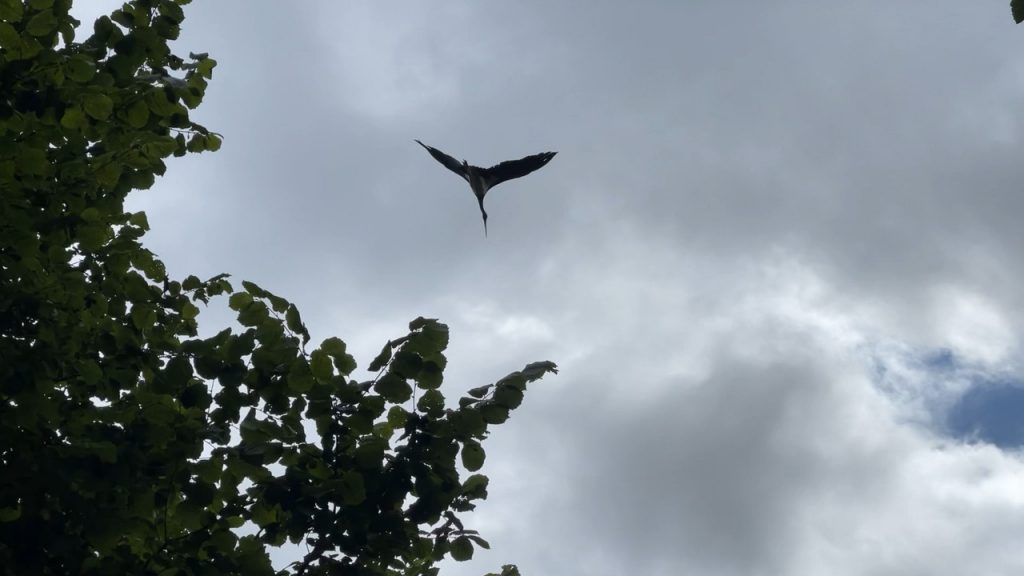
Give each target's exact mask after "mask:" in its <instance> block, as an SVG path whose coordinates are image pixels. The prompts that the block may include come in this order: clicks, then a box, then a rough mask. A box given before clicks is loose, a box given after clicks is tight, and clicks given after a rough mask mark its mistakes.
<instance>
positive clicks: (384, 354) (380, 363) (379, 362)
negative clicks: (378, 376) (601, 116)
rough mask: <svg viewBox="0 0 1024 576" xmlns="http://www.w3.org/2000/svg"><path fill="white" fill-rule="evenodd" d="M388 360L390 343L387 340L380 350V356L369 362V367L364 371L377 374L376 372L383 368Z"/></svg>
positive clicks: (389, 357)
mask: <svg viewBox="0 0 1024 576" xmlns="http://www.w3.org/2000/svg"><path fill="white" fill-rule="evenodd" d="M390 360H391V341H390V340H388V343H387V344H385V345H384V348H382V349H381V351H380V354H377V357H376V358H374V359H373V362H370V365H369V366H368V367H367V368H366V369H367V370H369V371H370V372H377V371H378V370H380V369H381V368H383V367H384V366H385V365H386V364H387V363H388V362H389V361H390Z"/></svg>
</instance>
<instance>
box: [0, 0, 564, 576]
mask: <svg viewBox="0 0 1024 576" xmlns="http://www.w3.org/2000/svg"><path fill="white" fill-rule="evenodd" d="M187 3H188V1H187V0H134V1H131V2H127V3H125V4H124V5H123V6H122V7H121V8H120V9H118V10H116V11H114V12H113V13H112V14H111V15H109V16H104V17H101V18H99V19H98V20H97V21H96V22H95V24H94V26H93V28H92V33H91V34H90V35H89V36H88V37H87V38H85V39H83V40H81V41H79V40H78V38H77V34H78V32H79V26H80V23H79V22H78V21H76V20H75V19H74V18H73V17H72V16H71V15H70V13H69V10H70V6H71V3H70V0H27V1H22V0H0V327H2V329H0V573H3V574H84V575H88V574H97V575H98V574H122V573H123V574H161V575H166V576H170V575H176V574H177V575H186V574H187V575H222V574H247V575H259V574H272V573H274V570H273V568H272V567H271V563H270V559H269V555H268V549H269V548H271V547H274V546H278V545H281V544H283V543H284V542H293V543H304V544H306V546H307V550H308V553H307V554H306V555H305V557H304V558H303V559H302V560H301V561H298V562H296V563H295V564H293V565H292V566H290V567H289V569H288V570H287V572H288V573H293V574H324V575H326V574H338V575H347V574H353V575H364V574H366V575H371V574H372V575H377V574H408V575H416V574H424V575H425V574H436V572H437V568H436V566H435V565H436V563H437V561H439V560H440V559H442V558H444V557H446V556H450V557H452V558H455V559H457V560H463V559H468V558H469V557H471V556H472V554H473V550H474V547H476V546H483V547H486V546H487V543H486V541H484V540H483V539H482V538H480V536H479V535H478V534H476V533H475V532H474V531H471V530H466V529H465V528H464V526H463V524H462V521H461V518H460V515H461V514H462V513H465V512H468V511H470V510H472V509H473V508H474V506H475V504H476V502H478V501H479V500H482V499H483V498H486V496H487V478H486V477H485V476H483V475H481V474H479V473H476V472H477V471H478V470H479V469H480V468H481V466H482V465H483V462H484V456H485V453H484V450H483V447H482V441H483V440H484V439H485V438H486V436H487V431H488V426H490V425H496V424H500V423H502V422H504V421H505V420H506V419H507V418H508V415H509V412H510V411H511V410H514V409H515V408H516V407H518V406H519V404H520V403H521V402H522V398H523V392H524V391H525V389H526V385H527V384H528V383H529V382H531V381H534V380H536V379H538V378H540V377H541V376H543V375H544V374H546V373H549V372H554V371H555V366H554V364H551V363H548V362H544V363H536V364H531V365H529V366H527V367H526V368H524V370H522V371H520V372H514V373H512V374H510V375H509V376H506V377H505V378H503V379H501V380H499V381H498V382H496V383H495V384H492V385H488V386H484V387H482V388H477V389H474V390H472V391H470V393H469V394H468V395H467V396H465V397H463V398H461V399H460V400H459V402H458V407H457V408H449V407H447V405H446V401H445V398H444V396H443V394H442V393H441V384H442V381H443V372H444V369H445V367H446V364H447V361H446V358H445V356H444V351H445V349H446V347H447V344H448V328H447V326H445V325H444V324H442V323H440V322H438V321H436V320H431V319H424V318H418V319H416V320H414V321H413V322H412V323H411V324H410V326H409V333H408V334H407V335H405V336H402V337H401V338H398V339H395V340H393V341H391V342H389V343H388V344H387V345H386V346H385V347H384V350H383V351H382V352H381V354H380V355H379V356H378V357H377V358H376V359H375V360H374V361H373V362H372V363H371V365H370V367H371V369H372V372H373V373H376V377H375V378H374V379H372V380H369V381H364V382H359V381H357V380H356V379H354V378H353V377H352V373H353V371H354V370H355V369H356V362H355V360H354V358H353V357H352V356H351V355H350V354H349V353H348V352H347V349H346V345H345V343H344V342H343V341H342V340H340V339H338V338H328V339H326V340H324V341H323V342H321V343H320V344H319V345H318V346H316V347H315V348H312V349H310V348H308V347H309V345H310V335H309V332H308V330H307V329H306V326H305V325H304V323H303V321H302V318H301V316H300V314H299V311H298V309H297V308H296V307H295V306H294V305H293V304H291V303H289V302H288V301H287V300H285V299H284V298H281V297H279V296H277V295H275V294H272V293H270V292H269V291H267V290H264V289H263V288H261V287H259V286H257V285H256V284H253V283H250V282H242V283H241V289H236V288H235V287H234V286H233V285H232V283H231V282H230V281H229V278H228V277H227V276H226V275H220V276H216V277H213V278H210V279H208V280H201V279H199V278H197V277H195V276H189V277H187V278H185V279H183V280H176V279H173V278H171V277H170V276H169V275H168V274H167V271H166V269H165V267H164V265H163V264H162V263H161V262H160V260H159V259H158V258H157V257H156V256H155V255H154V254H153V253H151V252H150V251H149V250H147V249H145V248H144V247H143V246H142V244H141V241H140V239H141V238H142V236H143V235H144V234H145V232H146V231H147V230H148V222H147V220H146V216H145V214H143V213H141V212H137V213H129V212H126V211H125V210H124V200H125V198H126V196H127V194H129V193H130V192H132V191H135V190H143V189H146V188H149V187H150V186H152V184H153V183H154V181H155V178H156V177H157V176H161V175H163V174H164V172H165V170H166V167H167V166H166V163H165V162H166V160H167V159H168V158H169V157H171V156H181V155H184V154H187V153H189V152H202V151H207V150H209V151H215V150H217V149H218V148H219V147H220V145H221V137H220V136H219V135H218V134H215V133H213V132H211V131H209V130H207V129H206V128H204V127H203V126H201V125H199V124H197V123H195V122H193V121H192V120H191V118H190V116H189V114H190V111H191V110H193V109H194V108H195V107H196V106H198V105H199V104H200V103H201V102H202V99H203V96H204V94H205V89H206V87H207V82H208V81H209V80H210V79H211V78H212V73H213V70H214V66H215V65H216V62H215V61H214V60H212V59H211V58H209V57H208V56H207V55H205V54H190V55H189V57H188V58H182V57H179V56H177V55H175V54H174V53H173V52H172V50H171V49H170V47H169V45H168V42H170V41H172V40H174V39H175V38H177V36H178V34H179V32H180V25H181V23H182V21H183V20H184V12H183V10H182V6H183V5H185V4H187ZM225 296H226V297H227V303H228V306H230V308H231V309H232V310H233V311H234V312H235V314H236V317H237V323H238V326H236V327H232V328H228V329H224V330H222V331H221V332H219V333H216V334H214V335H213V336H209V337H199V336H198V334H199V331H198V323H197V322H198V316H199V314H200V310H201V308H202V307H204V306H206V305H207V304H209V303H210V302H211V301H212V300H213V299H215V298H218V297H225ZM413 396H415V397H416V398H415V403H414V404H410V403H409V402H410V400H412V399H413ZM460 464H461V467H463V468H465V470H467V471H469V472H471V473H472V474H471V475H469V476H468V477H466V478H463V477H461V476H460ZM502 574H503V575H506V576H509V575H512V574H517V572H516V571H515V568H514V567H511V566H507V567H505V568H503V571H502Z"/></svg>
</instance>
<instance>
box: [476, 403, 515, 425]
mask: <svg viewBox="0 0 1024 576" xmlns="http://www.w3.org/2000/svg"><path fill="white" fill-rule="evenodd" d="M478 408H479V410H480V416H482V417H483V419H484V422H487V423H488V424H501V423H503V422H504V421H506V420H508V408H507V407H505V406H500V405H498V404H495V403H493V402H490V401H488V402H481V403H480V404H479V406H478Z"/></svg>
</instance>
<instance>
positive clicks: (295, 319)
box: [284, 304, 309, 344]
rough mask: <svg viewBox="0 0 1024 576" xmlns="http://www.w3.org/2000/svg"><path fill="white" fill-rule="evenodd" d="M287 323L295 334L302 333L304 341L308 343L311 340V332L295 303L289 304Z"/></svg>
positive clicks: (285, 319) (286, 314) (285, 317)
mask: <svg viewBox="0 0 1024 576" xmlns="http://www.w3.org/2000/svg"><path fill="white" fill-rule="evenodd" d="M284 322H285V325H286V326H288V329H289V330H291V331H292V333H294V334H301V335H302V343H303V344H306V343H307V342H309V332H308V331H307V330H306V325H305V324H303V323H302V317H301V316H299V309H298V308H296V307H295V305H294V304H290V305H289V306H288V311H287V312H285V315H284Z"/></svg>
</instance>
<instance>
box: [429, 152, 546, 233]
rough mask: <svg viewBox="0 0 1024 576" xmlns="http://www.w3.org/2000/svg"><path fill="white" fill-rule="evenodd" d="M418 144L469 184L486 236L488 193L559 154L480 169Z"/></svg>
mask: <svg viewBox="0 0 1024 576" xmlns="http://www.w3.org/2000/svg"><path fill="white" fill-rule="evenodd" d="M416 143H417V144H419V145H420V146H423V147H424V148H426V149H427V152H430V155H431V156H433V157H434V159H435V160H437V161H438V162H440V163H441V164H444V167H445V168H447V169H449V170H451V171H452V172H455V173H456V174H458V175H459V176H462V177H463V178H465V179H466V182H469V187H470V188H472V189H473V195H474V196H476V201H477V202H478V203H479V204H480V213H481V214H483V216H484V236H487V211H485V210H484V196H485V195H486V194H487V191H488V190H490V189H491V188H494V187H495V186H497V185H498V184H501V183H502V182H504V181H506V180H512V179H515V178H521V177H523V176H526V175H527V174H529V173H530V172H533V171H534V170H537V169H539V168H541V167H542V166H544V165H545V164H547V163H548V162H550V161H551V159H552V158H554V157H555V154H557V152H542V153H540V154H534V155H532V156H527V157H525V158H520V159H519V160H508V161H505V162H502V163H500V164H495V165H494V166H491V167H490V168H480V167H479V166H472V165H470V164H469V162H466V161H465V160H463V161H462V162H461V163H460V162H459V161H458V160H456V159H455V158H452V157H451V156H449V155H447V154H445V153H444V152H441V151H440V150H438V149H437V148H433V147H431V146H427V145H426V144H424V143H423V142H420V141H419V140H416Z"/></svg>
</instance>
